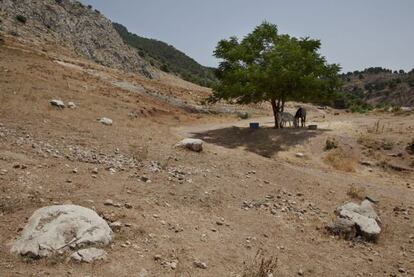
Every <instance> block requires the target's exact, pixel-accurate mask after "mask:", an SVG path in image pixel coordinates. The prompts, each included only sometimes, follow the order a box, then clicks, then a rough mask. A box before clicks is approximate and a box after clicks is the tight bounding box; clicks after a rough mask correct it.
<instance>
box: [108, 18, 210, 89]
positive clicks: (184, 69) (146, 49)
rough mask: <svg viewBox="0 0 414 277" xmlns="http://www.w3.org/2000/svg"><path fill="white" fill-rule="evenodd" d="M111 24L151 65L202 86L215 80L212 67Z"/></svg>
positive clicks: (162, 44)
mask: <svg viewBox="0 0 414 277" xmlns="http://www.w3.org/2000/svg"><path fill="white" fill-rule="evenodd" d="M113 26H114V28H115V30H117V32H118V33H119V35H120V36H121V37H122V39H123V40H124V42H125V43H126V44H128V45H129V46H131V47H134V48H136V49H138V51H139V52H138V53H139V55H140V56H141V57H142V58H144V59H146V60H147V61H148V62H150V63H151V65H153V66H156V67H158V68H159V69H161V70H163V71H165V72H170V73H174V74H177V75H178V76H180V77H181V78H183V79H185V80H187V81H190V82H193V83H196V84H199V85H202V86H211V85H212V84H213V83H214V82H215V81H216V78H215V76H214V69H213V68H209V67H205V66H202V65H200V64H199V63H197V62H196V61H195V60H193V59H192V58H190V57H189V56H187V55H186V54H184V53H183V52H181V51H179V50H177V49H176V48H174V47H173V46H171V45H168V44H167V43H165V42H162V41H159V40H155V39H149V38H144V37H140V36H138V35H136V34H133V33H130V32H129V31H128V29H127V28H126V27H125V26H123V25H121V24H119V23H113Z"/></svg>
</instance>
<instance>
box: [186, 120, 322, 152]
mask: <svg viewBox="0 0 414 277" xmlns="http://www.w3.org/2000/svg"><path fill="white" fill-rule="evenodd" d="M326 131H329V130H328V129H319V130H315V131H313V130H308V129H306V128H283V129H275V128H260V129H256V130H254V129H250V128H241V127H236V126H233V127H228V128H222V129H216V130H211V131H206V132H202V133H193V136H194V138H199V139H202V140H204V141H205V142H207V143H212V144H216V145H219V146H223V147H226V148H230V149H234V148H237V147H244V148H245V150H247V151H250V152H253V153H256V154H258V155H261V156H263V157H267V158H270V157H272V156H273V155H274V154H276V153H278V152H279V151H286V150H288V149H289V148H290V147H293V146H296V145H299V144H302V143H303V142H304V141H306V140H308V139H310V138H313V137H316V136H318V135H320V134H322V133H324V132H326Z"/></svg>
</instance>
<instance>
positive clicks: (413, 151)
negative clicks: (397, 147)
mask: <svg viewBox="0 0 414 277" xmlns="http://www.w3.org/2000/svg"><path fill="white" fill-rule="evenodd" d="M407 150H408V152H409V153H410V154H414V139H412V140H411V142H410V143H409V144H408V146H407Z"/></svg>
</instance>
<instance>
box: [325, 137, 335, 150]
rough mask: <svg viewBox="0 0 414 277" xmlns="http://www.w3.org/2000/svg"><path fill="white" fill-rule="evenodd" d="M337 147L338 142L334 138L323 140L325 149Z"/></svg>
mask: <svg viewBox="0 0 414 277" xmlns="http://www.w3.org/2000/svg"><path fill="white" fill-rule="evenodd" d="M335 148H338V142H337V141H336V139H334V138H327V139H326V142H325V150H331V149H335Z"/></svg>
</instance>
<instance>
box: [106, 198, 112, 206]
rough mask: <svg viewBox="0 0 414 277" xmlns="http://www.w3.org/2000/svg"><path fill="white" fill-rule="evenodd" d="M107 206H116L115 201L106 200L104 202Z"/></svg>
mask: <svg viewBox="0 0 414 277" xmlns="http://www.w3.org/2000/svg"><path fill="white" fill-rule="evenodd" d="M104 205H105V206H113V205H114V201H113V200H112V199H106V200H105V202H104Z"/></svg>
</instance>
